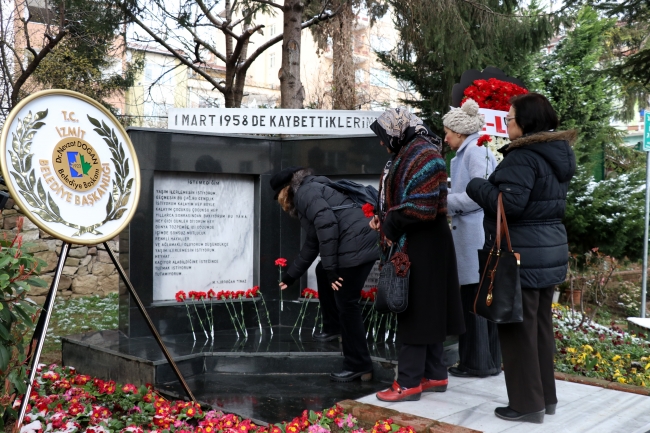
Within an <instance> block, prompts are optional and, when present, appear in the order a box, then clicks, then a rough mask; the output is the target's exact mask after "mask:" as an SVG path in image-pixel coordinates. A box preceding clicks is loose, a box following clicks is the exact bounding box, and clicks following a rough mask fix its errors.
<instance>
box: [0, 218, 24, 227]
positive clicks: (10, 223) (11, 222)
mask: <svg viewBox="0 0 650 433" xmlns="http://www.w3.org/2000/svg"><path fill="white" fill-rule="evenodd" d="M18 218H20V215H11V216H5V219H4V222H3V224H2V228H3V229H5V230H11V229H14V228H16V224H18Z"/></svg>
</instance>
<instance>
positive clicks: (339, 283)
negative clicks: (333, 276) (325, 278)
mask: <svg viewBox="0 0 650 433" xmlns="http://www.w3.org/2000/svg"><path fill="white" fill-rule="evenodd" d="M341 287H343V278H341V277H339V279H338V281H334V282H333V283H332V290H336V291H337V292H338V290H339V289H340V288H341Z"/></svg>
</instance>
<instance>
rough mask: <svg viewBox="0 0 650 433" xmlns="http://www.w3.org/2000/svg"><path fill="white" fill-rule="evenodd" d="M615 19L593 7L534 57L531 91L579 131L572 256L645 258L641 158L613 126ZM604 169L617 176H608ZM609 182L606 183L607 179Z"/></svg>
mask: <svg viewBox="0 0 650 433" xmlns="http://www.w3.org/2000/svg"><path fill="white" fill-rule="evenodd" d="M615 29H616V20H615V19H604V18H601V17H599V16H598V14H597V12H596V11H595V10H594V9H592V8H589V7H586V8H583V9H582V10H580V12H579V13H578V15H577V19H576V23H575V26H574V27H573V29H572V30H570V31H569V32H568V33H567V35H566V37H565V38H564V39H563V40H561V41H560V42H559V43H558V45H557V46H556V48H555V50H554V51H553V52H552V53H550V54H548V55H541V54H540V55H537V56H534V57H533V58H532V59H531V61H530V64H531V65H533V67H530V68H529V71H530V73H529V74H528V76H525V77H523V78H524V80H525V81H526V82H527V84H528V86H529V89H530V90H533V91H536V92H539V93H542V94H544V95H545V96H546V97H547V98H548V99H549V100H550V101H551V104H552V105H553V107H554V108H555V110H556V111H557V114H558V117H559V120H560V127H559V129H563V130H566V129H576V130H578V132H579V134H578V135H579V140H578V141H577V143H576V144H575V145H574V146H573V150H574V151H575V154H576V159H577V163H578V170H577V172H576V175H575V177H574V179H573V180H572V181H571V184H570V186H569V194H568V197H567V210H566V216H565V221H564V223H565V226H566V228H567V234H568V237H569V244H570V246H571V249H572V251H573V252H575V253H577V254H579V255H580V254H583V253H584V252H586V251H588V250H590V249H591V248H594V247H599V248H600V249H601V251H603V252H605V253H606V254H610V255H613V256H616V257H623V256H628V257H630V258H637V257H639V256H640V252H641V247H642V245H643V242H642V240H641V239H642V235H643V230H642V228H643V214H642V210H643V189H642V188H641V187H642V185H643V179H644V173H643V164H641V161H640V159H641V158H640V157H641V155H640V154H639V153H638V152H634V151H633V150H631V149H627V148H625V147H624V146H622V134H623V133H622V132H621V131H618V130H616V128H614V127H613V126H611V125H610V119H611V118H612V117H614V115H615V114H616V113H617V109H618V107H617V105H618V103H619V102H618V101H619V98H620V95H621V86H620V85H619V81H618V80H617V77H616V76H612V75H610V74H609V72H610V70H609V69H607V68H606V65H607V61H608V59H609V55H608V43H609V41H610V40H611V34H612V31H615ZM605 171H607V172H610V173H611V174H610V175H609V176H608V178H607V179H605ZM603 179H604V180H603Z"/></svg>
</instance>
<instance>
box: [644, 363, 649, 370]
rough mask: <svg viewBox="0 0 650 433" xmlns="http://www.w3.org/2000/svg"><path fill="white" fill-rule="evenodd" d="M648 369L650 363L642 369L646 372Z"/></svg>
mask: <svg viewBox="0 0 650 433" xmlns="http://www.w3.org/2000/svg"><path fill="white" fill-rule="evenodd" d="M648 368H650V362H648V363H647V364H646V365H645V367H644V368H643V369H644V370H647V369H648Z"/></svg>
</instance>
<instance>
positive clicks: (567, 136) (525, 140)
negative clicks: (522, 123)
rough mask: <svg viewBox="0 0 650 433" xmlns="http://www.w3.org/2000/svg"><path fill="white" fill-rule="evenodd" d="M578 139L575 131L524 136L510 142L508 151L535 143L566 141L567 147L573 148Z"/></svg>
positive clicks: (546, 132)
mask: <svg viewBox="0 0 650 433" xmlns="http://www.w3.org/2000/svg"><path fill="white" fill-rule="evenodd" d="M577 138H578V132H577V131H576V130H575V129H572V130H569V131H545V132H538V133H536V134H531V135H526V136H524V137H519V138H517V139H515V140H512V141H511V142H510V145H508V150H512V149H516V148H518V147H524V146H529V145H531V144H535V143H549V142H551V141H566V142H568V143H569V146H573V143H575V141H576V139H577Z"/></svg>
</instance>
